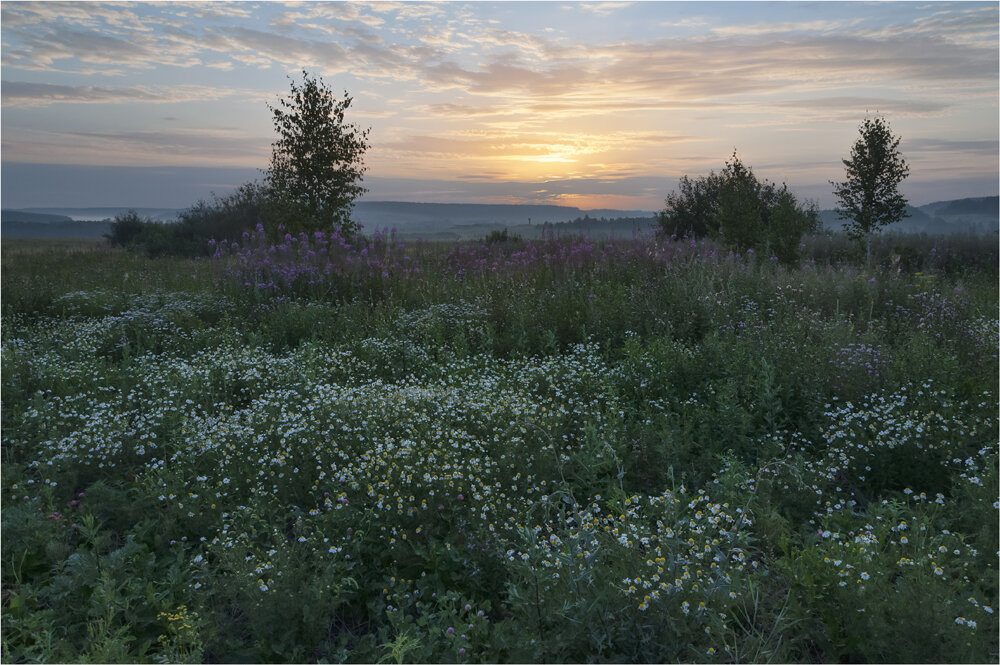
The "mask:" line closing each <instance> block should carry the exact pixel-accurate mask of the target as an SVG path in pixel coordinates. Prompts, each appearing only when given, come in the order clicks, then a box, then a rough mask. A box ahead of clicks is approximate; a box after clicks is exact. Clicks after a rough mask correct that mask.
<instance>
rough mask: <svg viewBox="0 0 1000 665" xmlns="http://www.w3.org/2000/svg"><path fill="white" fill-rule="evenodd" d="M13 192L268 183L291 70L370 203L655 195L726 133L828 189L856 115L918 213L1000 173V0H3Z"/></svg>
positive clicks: (744, 149) (58, 195)
mask: <svg viewBox="0 0 1000 665" xmlns="http://www.w3.org/2000/svg"><path fill="white" fill-rule="evenodd" d="M2 14H3V16H2V22H0V32H2V79H3V82H2V89H0V91H2V115H0V122H2V134H0V139H2V154H0V159H2V162H3V181H2V189H0V193H2V198H3V205H4V207H28V206H57V205H65V206H72V205H107V206H114V205H133V206H142V205H145V206H177V207H180V206H185V205H188V204H190V203H192V202H193V198H197V197H199V196H202V195H205V194H206V193H207V192H208V191H210V190H214V191H217V192H224V191H226V190H227V188H229V187H231V186H233V185H237V184H240V182H244V181H246V180H248V179H250V178H253V177H254V174H255V169H261V168H265V167H266V166H267V163H268V159H269V156H270V145H271V142H272V141H273V140H274V138H275V134H274V129H273V126H272V124H271V118H270V114H269V112H268V109H267V105H266V104H267V103H268V102H272V103H273V102H275V101H276V100H277V99H278V97H279V96H280V95H283V94H286V93H287V91H288V90H289V76H292V77H295V76H298V75H299V74H298V72H300V71H301V70H302V69H303V68H305V69H307V70H309V71H310V72H313V73H315V74H319V75H321V76H323V78H324V80H325V81H326V82H327V84H329V85H330V86H331V87H332V88H333V89H334V90H335V91H337V93H338V94H340V93H341V92H342V91H347V92H348V93H349V94H350V95H351V96H352V97H353V98H354V103H353V106H352V107H351V110H350V112H349V117H348V119H349V120H350V121H351V122H354V123H356V124H358V125H360V126H362V127H370V128H371V134H370V141H371V144H372V147H371V150H370V151H369V152H368V154H367V156H366V164H367V166H368V167H369V171H368V175H367V177H366V180H365V182H366V184H367V185H368V186H369V188H370V189H371V192H370V193H369V194H368V196H367V198H368V199H371V200H418V201H443V202H447V201H463V202H494V203H497V202H510V203H519V202H525V203H528V202H530V203H557V204H563V205H575V206H578V207H581V208H597V207H614V208H632V209H634V208H643V209H657V208H659V207H662V202H663V199H664V197H665V196H666V194H667V193H668V192H669V191H670V189H671V188H672V187H673V186H674V185H675V183H676V180H677V178H678V177H679V176H681V175H684V174H687V175H690V176H697V175H701V174H705V173H708V172H709V171H710V170H712V169H715V170H718V169H719V168H721V167H722V166H723V163H724V162H725V160H726V159H727V158H728V157H729V156H730V155H731V154H732V153H733V150H734V149H735V150H737V151H738V153H739V155H740V157H741V158H742V160H743V162H744V163H746V164H749V165H751V166H752V167H753V168H754V170H755V171H756V172H757V173H758V175H760V176H762V177H766V178H768V179H770V180H773V181H776V182H787V183H788V184H789V186H790V187H792V188H793V189H794V190H795V191H797V192H799V193H800V194H801V195H803V196H807V197H810V198H812V199H814V200H817V201H818V202H819V203H820V204H821V205H823V206H830V205H832V204H833V197H832V194H831V193H830V190H831V187H830V185H829V184H828V181H829V180H836V179H840V178H842V176H843V165H842V163H841V161H840V160H841V159H842V158H844V157H846V156H847V155H848V153H849V150H850V146H851V144H852V143H853V141H854V140H855V138H856V136H857V130H858V125H859V124H860V122H861V121H862V120H863V119H864V117H865V114H866V113H868V112H878V113H881V114H883V115H885V116H886V117H887V118H888V120H889V122H890V123H891V125H892V128H893V130H894V131H895V132H896V133H897V134H898V135H899V136H901V137H902V139H903V141H902V143H901V149H902V151H903V154H904V156H905V157H906V158H907V160H908V161H909V163H910V166H911V176H910V178H909V180H908V181H907V182H906V183H905V184H904V188H903V190H904V194H906V195H907V196H908V197H909V198H910V200H911V202H912V203H915V204H917V205H920V204H923V203H928V202H930V201H934V200H941V199H948V198H959V197H963V196H985V195H994V194H996V193H997V188H998V174H1000V166H998V152H1000V147H998V135H1000V127H998V108H997V106H998V39H997V34H998V4H997V3H996V2H989V3H977V2H959V3H935V2H906V3H886V2H877V3H860V2H850V3H840V2H818V3H817V2H813V3H802V4H799V3H788V2H775V3H757V2H738V3H712V2H696V3H684V2H634V3H628V2H624V3H612V2H597V3H577V2H558V1H557V2H543V3H534V2H498V3H491V2H482V3H479V2H476V3H410V2H403V3H399V2H372V3H339V2H338V3H327V2H309V3H273V2H246V3H244V2H232V3H218V4H216V3H181V2H164V3H159V2H157V3H135V4H129V3H125V4H119V3H114V4H112V3H106V4H105V3H92V2H70V3H58V2H37V3H36V2H8V1H5V2H3V5H2Z"/></svg>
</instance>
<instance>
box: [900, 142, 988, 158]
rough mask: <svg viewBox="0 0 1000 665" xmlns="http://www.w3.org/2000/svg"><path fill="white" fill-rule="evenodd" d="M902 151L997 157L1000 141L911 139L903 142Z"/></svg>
mask: <svg viewBox="0 0 1000 665" xmlns="http://www.w3.org/2000/svg"><path fill="white" fill-rule="evenodd" d="M900 148H901V149H905V150H906V151H907V152H931V153H933V152H958V153H962V154H978V155H986V156H989V157H997V155H998V154H1000V141H997V140H979V141H953V140H946V139H909V140H905V141H902V142H901V144H900Z"/></svg>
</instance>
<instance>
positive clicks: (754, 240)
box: [659, 152, 819, 263]
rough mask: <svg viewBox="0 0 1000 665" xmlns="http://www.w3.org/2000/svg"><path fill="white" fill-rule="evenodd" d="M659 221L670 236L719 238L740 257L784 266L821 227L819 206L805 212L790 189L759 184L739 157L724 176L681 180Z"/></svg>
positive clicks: (782, 186)
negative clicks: (750, 255) (760, 257)
mask: <svg viewBox="0 0 1000 665" xmlns="http://www.w3.org/2000/svg"><path fill="white" fill-rule="evenodd" d="M659 220H660V227H661V229H662V230H663V232H664V233H665V234H670V235H672V236H679V235H687V234H692V235H694V236H695V237H704V236H712V237H718V238H720V239H721V240H722V241H723V242H725V243H726V245H728V246H729V247H731V248H733V249H735V250H737V251H745V250H748V249H753V250H755V251H758V252H766V253H767V254H768V255H769V256H774V257H776V258H777V259H778V260H780V261H782V262H783V263H792V262H794V261H795V260H796V258H797V256H798V249H799V241H800V239H801V238H802V234H803V233H805V232H807V231H814V230H816V228H817V226H818V223H819V222H818V220H819V218H818V215H817V212H816V208H815V206H814V205H812V204H807V205H805V206H800V205H799V204H798V201H796V199H795V196H794V195H793V194H792V193H791V192H789V191H788V186H787V185H785V184H782V185H781V187H778V186H777V185H776V184H774V183H772V182H768V181H767V180H764V181H760V180H758V179H757V176H755V175H754V173H753V169H751V168H750V167H748V166H744V165H743V163H742V162H741V161H740V159H739V157H738V156H737V155H736V153H735V152H734V153H733V157H732V160H731V161H728V162H726V166H725V168H724V169H723V170H722V172H721V173H718V174H716V173H715V172H714V171H713V172H712V173H710V174H709V175H707V176H702V177H700V178H698V179H697V180H695V181H692V180H691V179H689V178H688V177H687V176H684V177H683V178H681V183H680V192H678V193H673V192H672V193H671V194H670V195H668V196H667V199H666V208H665V209H664V210H663V211H662V212H661V213H660V215H659Z"/></svg>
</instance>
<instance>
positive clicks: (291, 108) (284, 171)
mask: <svg viewBox="0 0 1000 665" xmlns="http://www.w3.org/2000/svg"><path fill="white" fill-rule="evenodd" d="M352 101H353V99H352V98H351V97H350V96H348V94H347V93H346V92H345V93H344V97H343V98H342V99H337V98H336V97H335V96H334V95H333V92H332V91H331V89H330V88H329V87H328V86H327V85H326V84H324V83H323V80H322V78H319V77H312V76H310V75H309V73H308V72H306V71H305V70H303V72H302V83H301V84H299V83H298V82H296V81H294V80H293V81H292V83H291V93H290V94H289V96H288V97H286V98H283V99H281V100H280V101H279V104H278V105H277V106H271V105H270V104H269V105H268V108H269V109H270V111H271V114H272V116H273V121H274V128H275V130H276V131H277V133H278V140H277V141H275V142H274V143H273V144H272V153H271V164H270V168H268V169H267V170H266V171H265V172H264V182H265V186H266V188H267V190H268V199H269V203H270V204H271V207H272V210H271V211H270V212H271V215H269V216H270V217H271V218H272V219H277V220H278V221H280V222H281V223H282V224H284V226H285V228H286V229H288V230H290V231H300V230H306V231H309V230H318V229H322V230H327V231H330V230H335V229H336V230H339V231H341V232H342V233H344V234H351V233H353V232H355V231H356V230H357V229H358V224H357V223H356V222H354V221H352V220H351V209H352V208H353V206H354V200H355V199H356V198H357V197H359V196H361V195H362V194H364V193H365V191H367V190H366V189H365V188H364V187H363V186H362V185H361V180H362V177H363V175H364V172H365V171H366V168H365V166H364V163H363V158H364V153H365V151H366V150H367V149H368V148H369V144H368V132H369V131H370V130H367V129H365V130H362V129H360V128H359V127H357V126H356V125H353V124H349V123H347V122H345V115H346V112H347V110H348V109H349V108H350V106H351V102H352Z"/></svg>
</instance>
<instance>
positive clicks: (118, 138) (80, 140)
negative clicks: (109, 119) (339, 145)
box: [3, 129, 270, 166]
mask: <svg viewBox="0 0 1000 665" xmlns="http://www.w3.org/2000/svg"><path fill="white" fill-rule="evenodd" d="M8 134H9V133H5V135H4V143H3V153H4V160H5V161H11V162H17V161H22V162H28V161H32V162H54V163H62V164H92V165H107V166H114V165H137V166H142V165H148V164H149V156H150V155H156V159H157V162H158V163H159V164H160V165H164V166H168V165H173V166H195V165H204V166H220V165H229V166H246V165H247V164H254V163H256V164H261V165H263V164H266V162H267V157H268V155H269V154H270V145H269V144H268V142H267V141H265V140H260V139H259V138H257V137H250V136H247V135H245V134H243V133H242V132H235V131H231V130H223V129H177V130H170V131H167V130H150V131H90V132H87V131H58V130H50V131H45V130H22V131H19V132H18V134H17V137H16V139H14V140H10V137H9V136H8Z"/></svg>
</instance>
